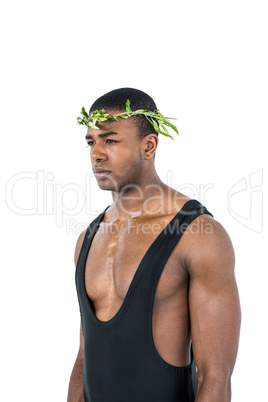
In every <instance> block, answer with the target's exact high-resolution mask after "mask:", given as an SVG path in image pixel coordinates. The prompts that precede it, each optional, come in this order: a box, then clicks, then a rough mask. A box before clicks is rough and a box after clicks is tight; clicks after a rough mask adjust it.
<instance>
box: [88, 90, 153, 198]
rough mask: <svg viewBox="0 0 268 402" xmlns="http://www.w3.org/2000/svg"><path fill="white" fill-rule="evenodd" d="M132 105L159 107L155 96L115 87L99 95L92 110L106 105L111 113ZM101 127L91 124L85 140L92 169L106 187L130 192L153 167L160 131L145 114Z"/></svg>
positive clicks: (133, 108) (137, 106)
mask: <svg viewBox="0 0 268 402" xmlns="http://www.w3.org/2000/svg"><path fill="white" fill-rule="evenodd" d="M128 99H129V101H130V106H131V109H132V110H133V111H134V110H137V109H145V110H152V111H154V110H156V105H155V103H154V101H153V99H152V98H151V97H150V96H149V95H147V94H145V93H144V92H142V91H139V90H137V89H132V88H122V89H116V90H114V91H111V92H108V93H107V94H105V95H103V96H101V97H100V98H98V99H97V100H96V101H95V102H94V103H93V105H92V106H91V108H90V112H93V111H95V110H101V109H104V110H105V112H107V113H109V114H117V113H122V112H124V111H125V110H126V101H127V100H128ZM97 127H98V128H99V129H95V128H91V127H88V132H87V135H86V140H87V142H88V144H89V146H90V156H91V162H92V167H93V172H94V173H95V177H96V179H97V181H98V185H99V187H100V188H102V189H103V190H110V191H115V192H122V191H124V192H127V191H130V190H131V189H133V186H135V187H137V186H141V185H142V184H143V183H146V181H148V177H149V176H150V175H152V172H153V170H154V154H155V150H156V147H157V144H158V135H157V133H156V132H155V131H154V129H153V127H152V125H151V124H150V123H149V122H148V121H147V119H146V118H145V117H144V116H135V117H134V116H132V117H130V118H128V119H120V120H119V121H113V122H108V123H100V122H99V123H98V124H97Z"/></svg>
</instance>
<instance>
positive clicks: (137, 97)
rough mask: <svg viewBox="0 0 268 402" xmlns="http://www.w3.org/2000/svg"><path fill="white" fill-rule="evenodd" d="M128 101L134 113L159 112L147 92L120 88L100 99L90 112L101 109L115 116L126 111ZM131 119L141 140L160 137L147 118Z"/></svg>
mask: <svg viewBox="0 0 268 402" xmlns="http://www.w3.org/2000/svg"><path fill="white" fill-rule="evenodd" d="M127 100H129V101H130V106H131V109H132V110H133V111H134V110H138V109H144V110H149V111H152V112H154V111H156V110H157V107H156V104H155V102H154V100H153V99H152V98H151V97H150V96H149V95H147V94H146V93H145V92H143V91H140V90H139V89H134V88H119V89H114V90H113V91H110V92H108V93H106V94H105V95H102V96H101V97H100V98H98V99H97V100H96V101H95V102H94V103H93V105H92V106H91V108H90V110H89V112H90V113H91V112H93V111H94V110H101V109H104V110H105V111H106V112H108V113H110V114H114V113H111V112H114V111H120V112H124V111H125V110H126V101H127ZM131 119H132V120H133V121H134V122H135V124H136V125H137V127H138V135H139V136H140V137H141V138H143V137H145V136H146V135H148V134H151V133H155V134H156V135H158V133H157V132H156V131H155V130H154V128H153V127H152V125H151V124H150V123H149V122H148V120H147V119H146V117H145V116H143V115H139V116H133V117H132V118H131Z"/></svg>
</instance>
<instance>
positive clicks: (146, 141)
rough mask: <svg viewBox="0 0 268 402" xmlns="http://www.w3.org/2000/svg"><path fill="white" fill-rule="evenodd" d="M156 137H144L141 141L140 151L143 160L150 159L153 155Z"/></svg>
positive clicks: (154, 135)
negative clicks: (141, 151)
mask: <svg viewBox="0 0 268 402" xmlns="http://www.w3.org/2000/svg"><path fill="white" fill-rule="evenodd" d="M158 141H159V139H158V136H157V135H156V134H154V133H152V134H148V135H146V137H144V138H143V139H142V142H143V144H142V150H143V156H144V159H151V158H152V156H153V155H154V154H155V151H156V148H157V145H158Z"/></svg>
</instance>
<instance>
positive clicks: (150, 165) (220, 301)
mask: <svg viewBox="0 0 268 402" xmlns="http://www.w3.org/2000/svg"><path fill="white" fill-rule="evenodd" d="M127 100H129V101H130V106H131V109H132V110H134V111H135V110H140V109H143V110H147V111H155V110H156V109H157V108H156V105H155V103H154V101H153V100H152V98H151V97H149V96H148V95H147V94H145V93H144V92H142V91H139V90H135V89H131V88H122V89H118V90H115V91H111V92H109V93H108V94H106V95H104V96H102V97H101V98H99V99H98V100H97V101H96V102H95V103H94V104H93V105H92V107H91V109H90V113H91V116H92V112H94V111H95V110H101V109H104V110H105V113H107V114H109V115H111V116H114V115H117V114H119V113H122V112H124V111H125V105H126V101H127ZM93 127H95V128H93ZM86 140H87V142H88V144H89V146H90V156H91V162H92V168H93V172H94V174H95V177H96V180H97V182H98V185H99V187H100V188H101V189H103V190H109V191H111V192H112V198H113V203H112V204H111V205H110V206H109V207H107V208H106V210H105V211H104V212H103V213H102V214H100V215H99V216H98V217H97V218H96V219H95V220H94V221H93V222H92V223H91V224H90V225H89V227H88V229H87V230H86V231H84V232H82V233H81V234H80V236H79V238H78V241H77V245H76V249H75V265H76V286H77V292H78V299H79V305H80V310H81V318H82V323H81V328H80V348H79V352H78V355H77V359H76V362H75V365H74V368H73V371H72V375H71V379H70V385H69V393H68V402H78V401H85V402H108V401H109V402H134V401H135V402H175V401H177V402H192V401H197V402H227V401H230V400H231V383H230V380H231V374H232V371H233V367H234V364H235V360H236V354H237V348H238V338H239V329H240V306H239V297H238V291H237V286H236V281H235V276H234V252H233V248H232V244H231V241H230V239H229V237H228V235H227V233H226V231H225V230H224V229H223V227H222V226H221V225H220V224H219V223H218V222H217V221H216V220H214V219H213V217H212V215H211V214H210V213H209V212H208V211H207V210H206V208H205V207H203V206H202V205H201V204H200V203H199V202H198V201H196V200H190V199H189V198H188V197H186V196H185V195H183V194H181V193H179V192H177V191H175V190H174V189H172V188H170V187H168V186H167V185H165V184H164V183H163V182H162V181H161V180H160V178H159V177H158V176H157V173H156V171H155V166H154V156H155V152H156V148H157V145H158V134H157V130H155V126H154V127H153V126H152V125H151V124H150V123H149V122H148V120H147V119H146V118H145V116H144V115H139V116H135V117H134V116H132V117H129V118H126V119H123V118H120V119H119V120H118V121H109V120H108V121H105V119H102V120H101V119H100V120H99V121H98V122H97V126H94V125H91V127H88V131H87V135H86ZM170 145H171V144H170ZM193 356H194V359H195V363H196V367H197V383H196V368H195V364H194V360H193Z"/></svg>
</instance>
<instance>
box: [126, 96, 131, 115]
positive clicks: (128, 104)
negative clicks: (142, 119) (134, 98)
mask: <svg viewBox="0 0 268 402" xmlns="http://www.w3.org/2000/svg"><path fill="white" fill-rule="evenodd" d="M126 112H127V113H132V110H131V108H130V100H129V99H128V100H127V101H126Z"/></svg>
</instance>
